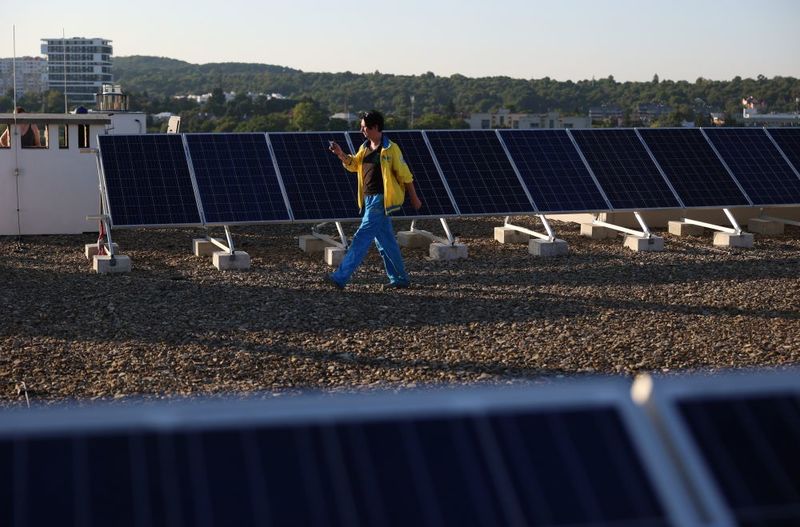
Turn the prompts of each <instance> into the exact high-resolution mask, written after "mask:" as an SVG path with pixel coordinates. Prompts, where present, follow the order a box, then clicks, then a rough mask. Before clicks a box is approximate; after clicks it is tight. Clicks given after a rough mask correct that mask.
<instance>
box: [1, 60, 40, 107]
mask: <svg viewBox="0 0 800 527" xmlns="http://www.w3.org/2000/svg"><path fill="white" fill-rule="evenodd" d="M15 73H16V78H17V80H16V84H17V97H22V96H23V95H25V94H26V93H40V92H43V91H45V90H46V89H47V61H46V60H45V59H43V58H42V57H17V58H16V60H15V59H13V58H8V59H0V95H5V94H6V93H8V91H9V90H12V89H13V88H14V76H15Z"/></svg>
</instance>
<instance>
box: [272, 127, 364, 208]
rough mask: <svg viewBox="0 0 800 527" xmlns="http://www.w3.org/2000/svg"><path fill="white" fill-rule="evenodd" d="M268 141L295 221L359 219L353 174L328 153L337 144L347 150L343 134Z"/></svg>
mask: <svg viewBox="0 0 800 527" xmlns="http://www.w3.org/2000/svg"><path fill="white" fill-rule="evenodd" d="M269 141H270V143H271V144H272V150H273V152H274V153H275V159H276V161H277V163H278V170H279V171H280V175H281V179H282V180H283V186H284V188H285V189H286V195H287V197H288V198H289V205H290V207H291V209H292V215H293V216H294V219H295V220H297V221H323V220H355V219H358V217H359V210H358V181H357V178H356V175H355V174H353V173H350V172H348V171H347V170H345V169H344V167H342V163H341V161H339V159H338V158H337V157H336V156H334V155H333V154H332V153H331V152H330V151H329V150H328V141H336V142H337V143H339V146H341V147H342V149H343V150H345V151H347V139H346V135H345V132H313V133H270V134H269Z"/></svg>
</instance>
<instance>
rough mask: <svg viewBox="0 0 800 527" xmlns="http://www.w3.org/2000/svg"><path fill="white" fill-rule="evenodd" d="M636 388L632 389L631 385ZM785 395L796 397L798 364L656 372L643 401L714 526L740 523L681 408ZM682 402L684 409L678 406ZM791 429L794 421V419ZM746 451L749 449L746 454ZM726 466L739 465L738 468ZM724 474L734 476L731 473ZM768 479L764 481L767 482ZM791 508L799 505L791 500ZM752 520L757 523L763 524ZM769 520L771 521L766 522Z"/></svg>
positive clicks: (799, 386)
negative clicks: (681, 373)
mask: <svg viewBox="0 0 800 527" xmlns="http://www.w3.org/2000/svg"><path fill="white" fill-rule="evenodd" d="M634 392H635V390H634ZM776 396H789V397H792V398H793V399H794V400H795V401H799V400H800V369H797V368H791V369H787V370H782V371H766V372H765V371H747V370H742V371H736V372H730V373H722V374H716V375H713V376H709V375H684V376H673V377H670V376H664V377H656V378H655V379H653V381H652V392H651V393H650V394H649V396H648V397H647V399H646V400H645V401H643V402H642V404H643V405H645V407H646V409H647V411H648V413H649V414H650V416H651V418H652V419H653V420H654V422H655V423H656V424H657V426H659V427H660V428H661V429H662V430H663V434H665V435H666V438H667V441H668V444H669V447H670V448H671V449H672V450H673V451H674V452H675V453H676V459H678V460H680V463H681V465H682V466H681V467H680V469H681V470H683V471H684V472H685V473H686V474H687V478H688V479H689V480H690V481H691V484H692V485H693V487H694V491H695V492H696V493H697V494H698V495H699V497H700V498H701V499H702V500H703V503H704V504H705V507H706V508H707V514H708V515H710V516H711V517H712V518H713V519H714V520H715V523H714V525H731V526H733V525H740V523H739V521H740V520H741V519H740V518H737V517H736V511H735V510H734V508H733V504H731V503H729V502H728V501H727V499H726V498H725V497H724V496H725V494H724V492H723V488H722V486H723V485H724V484H726V483H720V482H719V481H718V480H717V478H716V477H715V476H714V470H713V469H712V467H711V464H710V461H709V460H708V459H707V458H706V456H705V455H704V453H703V450H702V447H701V445H700V444H699V442H698V440H697V438H696V437H695V436H694V435H693V433H692V430H691V428H690V425H689V423H688V421H687V417H686V415H685V414H684V413H683V409H685V408H686V405H687V404H692V403H698V402H702V401H705V402H714V401H720V400H725V399H730V400H731V404H733V403H734V402H735V401H740V400H744V399H748V398H750V399H751V400H752V398H760V397H776ZM681 406H683V409H682V408H681ZM794 427H795V430H796V429H797V423H794ZM748 455H750V454H748ZM728 470H733V471H734V472H735V471H736V470H737V469H736V467H733V468H729V469H728ZM728 477H734V475H733V473H731V472H729V473H728V476H727V477H726V479H727V478H728ZM765 483H766V482H765ZM794 506H795V508H796V507H797V504H795V505H794ZM766 524H769V523H760V522H758V521H756V523H755V525H766ZM769 525H771V524H769Z"/></svg>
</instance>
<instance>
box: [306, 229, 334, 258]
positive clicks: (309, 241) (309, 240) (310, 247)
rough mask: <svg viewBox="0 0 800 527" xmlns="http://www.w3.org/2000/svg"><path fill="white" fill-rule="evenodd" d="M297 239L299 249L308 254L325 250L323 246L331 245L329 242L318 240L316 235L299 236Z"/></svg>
mask: <svg viewBox="0 0 800 527" xmlns="http://www.w3.org/2000/svg"><path fill="white" fill-rule="evenodd" d="M299 241H300V250H301V251H303V252H305V253H309V254H316V253H322V252H325V248H326V247H330V246H331V245H330V243H328V242H326V241H325V240H320V239H319V238H317V237H316V236H312V235H310V234H306V235H304V236H300V238H299Z"/></svg>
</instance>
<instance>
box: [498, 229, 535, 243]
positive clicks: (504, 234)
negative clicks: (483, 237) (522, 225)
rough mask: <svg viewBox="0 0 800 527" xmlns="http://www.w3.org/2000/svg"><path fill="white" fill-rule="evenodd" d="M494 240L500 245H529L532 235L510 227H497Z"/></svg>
mask: <svg viewBox="0 0 800 527" xmlns="http://www.w3.org/2000/svg"><path fill="white" fill-rule="evenodd" d="M494 239H495V240H497V241H498V242H500V243H528V240H530V239H531V237H530V235H528V234H525V233H524V232H520V231H517V230H514V229H509V228H508V227H495V228H494Z"/></svg>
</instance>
